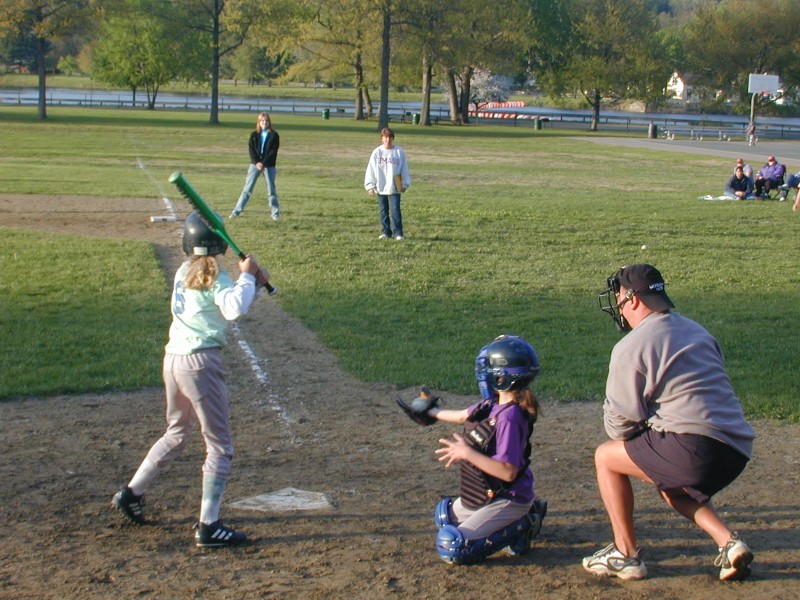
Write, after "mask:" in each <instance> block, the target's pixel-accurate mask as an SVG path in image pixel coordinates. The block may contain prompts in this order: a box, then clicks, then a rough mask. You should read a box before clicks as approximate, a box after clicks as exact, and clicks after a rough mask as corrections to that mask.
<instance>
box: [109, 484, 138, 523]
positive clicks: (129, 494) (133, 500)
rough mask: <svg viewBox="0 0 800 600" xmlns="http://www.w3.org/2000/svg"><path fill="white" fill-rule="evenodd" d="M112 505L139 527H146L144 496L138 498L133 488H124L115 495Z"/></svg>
mask: <svg viewBox="0 0 800 600" xmlns="http://www.w3.org/2000/svg"><path fill="white" fill-rule="evenodd" d="M111 505H112V506H114V507H115V508H117V509H118V510H119V511H120V512H122V513H123V514H124V515H125V516H126V517H128V518H129V519H130V520H131V521H133V522H134V523H136V524H138V525H144V523H145V521H144V494H142V495H141V496H137V495H136V494H134V493H133V491H132V490H131V488H129V487H122V488H120V490H119V491H118V492H117V493H116V494H114V498H112V500H111Z"/></svg>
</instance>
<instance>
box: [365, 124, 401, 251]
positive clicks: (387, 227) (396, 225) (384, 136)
mask: <svg viewBox="0 0 800 600" xmlns="http://www.w3.org/2000/svg"><path fill="white" fill-rule="evenodd" d="M410 185H411V176H410V175H409V174H408V162H407V161H406V153H405V151H404V150H403V149H402V148H401V147H400V146H397V145H395V143H394V131H392V130H391V129H389V128H388V127H384V128H383V129H381V145H380V146H378V147H377V148H375V150H373V151H372V154H371V155H370V157H369V163H367V171H366V173H365V174H364V189H365V190H367V193H368V194H369V195H370V196H377V197H378V210H379V212H380V219H381V229H382V231H381V235H380V236H379V237H378V239H381V240H387V239H389V238H390V237H393V238H394V239H396V240H397V241H398V242H399V241H401V240H403V237H404V236H403V215H402V213H401V211H400V195H401V194H402V193H403V192H405V191H406V190H407V189H408V187H409V186H410ZM390 216H391V221H390Z"/></svg>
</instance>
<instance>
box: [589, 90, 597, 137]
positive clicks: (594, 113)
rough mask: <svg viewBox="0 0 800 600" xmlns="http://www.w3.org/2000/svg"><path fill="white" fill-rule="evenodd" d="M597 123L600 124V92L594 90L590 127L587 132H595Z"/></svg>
mask: <svg viewBox="0 0 800 600" xmlns="http://www.w3.org/2000/svg"><path fill="white" fill-rule="evenodd" d="M598 123H600V90H595V91H594V96H592V125H591V127H589V131H597V125H598Z"/></svg>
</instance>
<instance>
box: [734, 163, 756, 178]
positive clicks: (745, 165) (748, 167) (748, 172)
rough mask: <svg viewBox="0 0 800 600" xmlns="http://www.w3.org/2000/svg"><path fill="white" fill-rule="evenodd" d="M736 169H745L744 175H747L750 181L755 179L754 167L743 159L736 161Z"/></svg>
mask: <svg viewBox="0 0 800 600" xmlns="http://www.w3.org/2000/svg"><path fill="white" fill-rule="evenodd" d="M736 167H742V169H744V174H745V175H747V176H748V177H749V178H750V179H753V167H752V166H751V165H750V164H748V163H746V162H744V159H743V158H737V159H736ZM736 167H734V168H733V174H734V175H735V174H736Z"/></svg>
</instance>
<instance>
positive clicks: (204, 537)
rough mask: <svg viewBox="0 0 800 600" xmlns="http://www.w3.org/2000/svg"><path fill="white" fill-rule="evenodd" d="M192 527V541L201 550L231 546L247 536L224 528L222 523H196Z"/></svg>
mask: <svg viewBox="0 0 800 600" xmlns="http://www.w3.org/2000/svg"><path fill="white" fill-rule="evenodd" d="M194 527H195V530H196V531H195V532H194V541H195V543H196V544H197V545H198V546H200V547H201V548H216V547H219V546H233V545H235V544H241V543H242V542H244V541H246V540H247V534H245V533H243V532H241V531H236V530H235V529H232V528H230V527H226V526H225V525H223V524H222V521H215V522H214V523H211V525H206V524H205V523H196V524H195V526H194Z"/></svg>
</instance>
